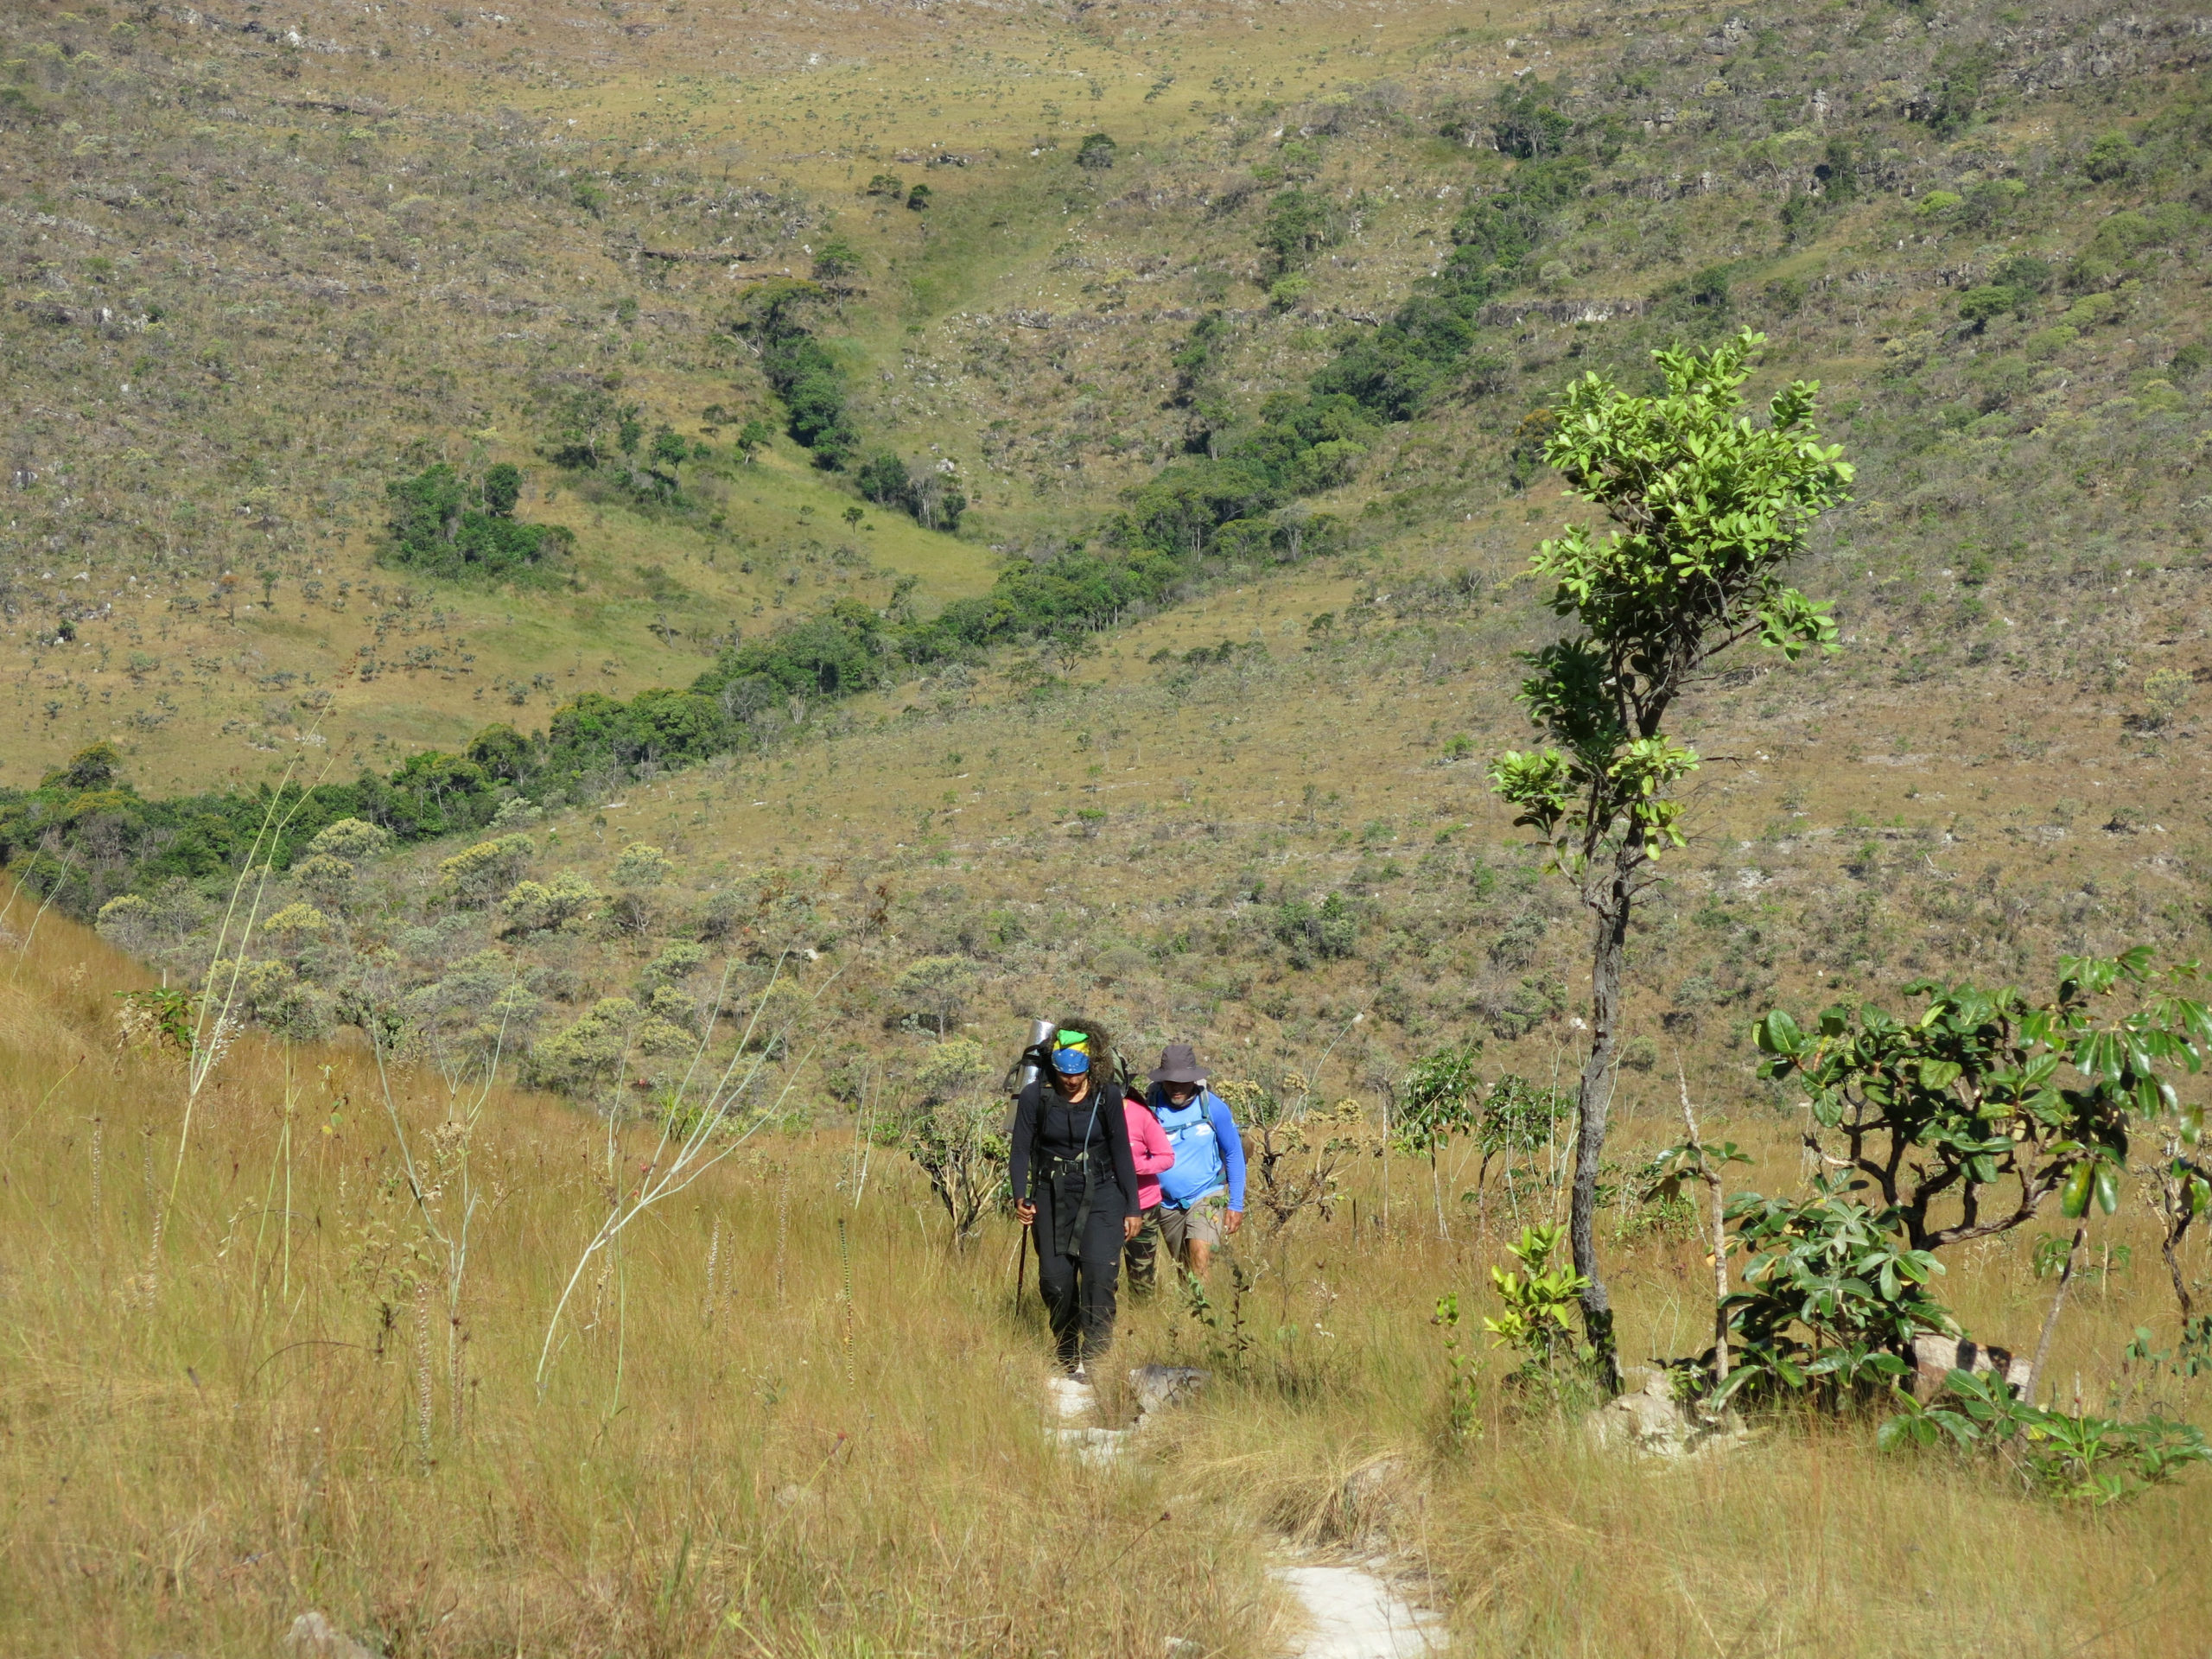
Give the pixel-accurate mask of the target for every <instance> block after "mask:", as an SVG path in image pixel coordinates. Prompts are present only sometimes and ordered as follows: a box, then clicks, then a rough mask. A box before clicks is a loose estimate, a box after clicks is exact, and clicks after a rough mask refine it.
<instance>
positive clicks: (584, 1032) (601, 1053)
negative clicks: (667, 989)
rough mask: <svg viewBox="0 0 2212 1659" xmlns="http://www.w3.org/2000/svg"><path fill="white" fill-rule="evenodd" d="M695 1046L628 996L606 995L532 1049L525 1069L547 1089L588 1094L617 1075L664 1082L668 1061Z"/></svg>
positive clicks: (685, 1055)
mask: <svg viewBox="0 0 2212 1659" xmlns="http://www.w3.org/2000/svg"><path fill="white" fill-rule="evenodd" d="M696 1046H697V1044H696V1039H695V1038H694V1037H693V1036H692V1035H691V1033H689V1032H687V1031H685V1030H684V1029H683V1027H680V1026H677V1025H675V1024H673V1023H671V1021H669V1020H664V1019H661V1018H659V1017H658V1016H657V1015H652V1014H646V1013H645V1010H644V1009H642V1008H640V1007H639V1006H638V1005H637V1004H636V1003H635V1002H632V1001H631V1000H630V999H629V998H628V997H626V996H610V997H605V998H602V999H601V1001H598V1002H596V1003H594V1005H593V1006H592V1007H591V1009H590V1011H589V1012H588V1013H587V1014H585V1015H584V1016H583V1017H582V1019H580V1020H577V1021H576V1022H575V1024H574V1025H572V1026H570V1027H568V1028H567V1029H566V1030H564V1031H561V1032H558V1033H555V1034H554V1035H553V1036H551V1037H549V1038H547V1039H545V1040H544V1041H543V1042H541V1043H539V1044H538V1045H537V1046H536V1047H535V1048H533V1049H531V1052H530V1065H529V1071H530V1074H531V1078H532V1080H533V1081H535V1082H537V1083H538V1084H541V1085H543V1087H545V1088H548V1089H557V1090H563V1092H565V1093H569V1094H588V1093H590V1092H593V1091H594V1090H598V1089H602V1088H604V1087H606V1086H607V1084H612V1083H613V1082H614V1081H615V1080H616V1079H617V1078H618V1077H626V1078H628V1079H630V1080H632V1081H635V1082H640V1083H647V1084H651V1083H654V1082H658V1081H664V1079H665V1076H666V1073H667V1072H668V1071H669V1069H670V1067H671V1063H672V1062H675V1061H677V1060H680V1059H683V1058H688V1057H689V1056H690V1054H691V1053H692V1052H694V1051H695V1049H696Z"/></svg>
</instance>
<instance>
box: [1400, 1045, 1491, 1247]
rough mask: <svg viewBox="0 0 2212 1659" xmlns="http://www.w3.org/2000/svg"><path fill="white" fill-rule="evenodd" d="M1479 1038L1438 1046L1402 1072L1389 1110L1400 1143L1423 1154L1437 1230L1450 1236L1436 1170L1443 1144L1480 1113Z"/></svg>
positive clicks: (1468, 1129) (1468, 1128)
mask: <svg viewBox="0 0 2212 1659" xmlns="http://www.w3.org/2000/svg"><path fill="white" fill-rule="evenodd" d="M1481 1052H1482V1045H1481V1044H1480V1043H1467V1044H1465V1045H1462V1046H1456V1047H1452V1048H1440V1049H1439V1050H1437V1051H1436V1052H1434V1053H1433V1054H1429V1055H1427V1056H1424V1057H1423V1058H1421V1059H1420V1060H1417V1061H1415V1062H1414V1067H1413V1069H1412V1070H1411V1071H1408V1072H1407V1073H1406V1077H1405V1082H1404V1084H1402V1086H1401V1087H1400V1089H1399V1090H1398V1100H1397V1104H1396V1105H1395V1107H1394V1108H1393V1109H1392V1110H1391V1114H1390V1131H1391V1138H1392V1139H1394V1140H1395V1141H1397V1143H1398V1145H1399V1146H1400V1147H1402V1149H1403V1150H1405V1151H1407V1152H1409V1153H1412V1154H1414V1155H1415V1156H1416V1157H1421V1158H1426V1159H1427V1160H1428V1179H1429V1186H1430V1188H1431V1190H1432V1192H1433V1194H1434V1196H1435V1199H1436V1236H1438V1237H1439V1238H1449V1237H1451V1236H1452V1232H1451V1229H1450V1228H1449V1227H1448V1226H1447V1225H1446V1224H1445V1220H1444V1183H1443V1177H1442V1175H1441V1173H1440V1164H1441V1161H1442V1159H1443V1156H1444V1152H1445V1148H1446V1147H1448V1146H1450V1145H1451V1143H1452V1141H1454V1140H1456V1139H1459V1138H1461V1137H1464V1136H1465V1135H1471V1134H1472V1133H1473V1132H1474V1129H1475V1126H1476V1123H1477V1122H1478V1119H1479V1117H1480V1116H1481V1109H1482V1091H1483V1080H1482V1077H1481V1076H1480V1074H1479V1073H1478V1072H1477V1071H1476V1070H1475V1061H1476V1059H1477V1057H1478V1056H1479V1055H1480V1054H1481Z"/></svg>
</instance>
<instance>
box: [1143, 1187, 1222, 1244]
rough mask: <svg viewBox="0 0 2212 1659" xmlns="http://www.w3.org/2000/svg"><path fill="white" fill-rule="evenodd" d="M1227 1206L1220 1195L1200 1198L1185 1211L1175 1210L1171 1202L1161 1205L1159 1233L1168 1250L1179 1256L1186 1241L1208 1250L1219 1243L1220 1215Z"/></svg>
mask: <svg viewBox="0 0 2212 1659" xmlns="http://www.w3.org/2000/svg"><path fill="white" fill-rule="evenodd" d="M1226 1208H1227V1205H1226V1204H1225V1202H1224V1200H1222V1199H1220V1198H1201V1199H1200V1200H1198V1203H1197V1204H1196V1205H1193V1206H1192V1208H1190V1209H1188V1210H1178V1209H1177V1208H1175V1206H1174V1205H1172V1204H1163V1205H1160V1236H1161V1237H1162V1238H1164V1239H1166V1241H1167V1253H1168V1254H1169V1255H1172V1256H1176V1257H1180V1256H1181V1255H1183V1254H1184V1247H1185V1245H1186V1244H1191V1243H1198V1244H1203V1245H1205V1247H1206V1248H1207V1249H1218V1248H1219V1247H1220V1244H1221V1215H1222V1211H1224V1209H1226Z"/></svg>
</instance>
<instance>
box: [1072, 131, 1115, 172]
mask: <svg viewBox="0 0 2212 1659" xmlns="http://www.w3.org/2000/svg"><path fill="white" fill-rule="evenodd" d="M1118 148H1119V146H1118V145H1116V143H1114V141H1113V140H1112V139H1111V138H1109V137H1107V136H1106V134H1104V133H1103V132H1094V133H1091V134H1090V135H1089V136H1088V137H1085V138H1084V141H1083V143H1082V144H1081V145H1080V146H1078V147H1077V150H1076V152H1075V164H1076V165H1077V167H1081V168H1090V170H1091V171H1093V172H1103V171H1104V170H1105V169H1106V168H1109V167H1111V166H1113V165H1114V156H1115V152H1116V149H1118Z"/></svg>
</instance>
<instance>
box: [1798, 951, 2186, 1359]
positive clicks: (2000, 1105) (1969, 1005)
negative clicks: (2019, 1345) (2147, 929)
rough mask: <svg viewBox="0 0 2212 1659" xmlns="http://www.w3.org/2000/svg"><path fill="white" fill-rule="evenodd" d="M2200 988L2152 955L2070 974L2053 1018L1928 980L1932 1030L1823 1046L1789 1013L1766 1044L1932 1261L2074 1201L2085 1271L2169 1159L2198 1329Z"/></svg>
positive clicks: (1846, 1015) (1914, 1025)
mask: <svg viewBox="0 0 2212 1659" xmlns="http://www.w3.org/2000/svg"><path fill="white" fill-rule="evenodd" d="M2200 983H2201V976H2200V973H2199V970H2198V969H2196V966H2195V964H2193V963H2183V964H2179V965H2177V966H2175V967H2172V968H2169V969H2165V970H2164V971H2163V972H2162V971H2159V970H2158V969H2155V968H2154V967H2153V965H2152V953H2151V951H2150V950H2149V949H2148V947H2145V946H2138V947H2137V948H2136V949H2134V950H2129V951H2127V952H2126V953H2125V954H2123V955H2121V956H2119V957H2061V958H2060V959H2059V982H2058V987H2057V992H2056V995H2054V996H2053V997H2052V998H2051V999H2050V1001H2044V1002H2033V1001H2030V1000H2029V999H2028V998H2027V997H2025V996H2024V995H2022V994H2021V993H2020V992H2018V991H2017V990H2013V989H2011V988H2006V989H2004V990H2000V991H1994V992H1990V991H1983V990H1980V989H1979V988H1976V987H1974V986H1973V985H1970V984H1962V985H1956V986H1944V985H1940V984H1938V983H1937V982H1935V981H1933V980H1922V981H1918V982H1915V983H1914V984H1911V985H1909V986H1907V987H1906V991H1907V993H1908V994H1909V995H1921V996H1925V997H1927V998H1928V1007H1926V1009H1925V1010H1924V1011H1923V1013H1922V1014H1920V1015H1919V1016H1918V1017H1917V1018H1916V1019H1910V1020H1906V1019H1898V1018H1897V1017H1895V1016H1892V1015H1891V1014H1885V1013H1884V1012H1882V1011H1881V1010H1879V1009H1878V1008H1873V1007H1867V1006H1866V1005H1863V1004H1862V1005H1859V1006H1858V1007H1832V1008H1829V1009H1827V1011H1825V1012H1824V1013H1823V1014H1821V1016H1820V1019H1819V1021H1818V1023H1817V1026H1816V1027H1815V1030H1813V1031H1807V1030H1805V1029H1803V1028H1802V1027H1800V1026H1799V1024H1798V1022H1797V1021H1796V1020H1794V1019H1793V1018H1791V1016H1790V1015H1789V1014H1784V1013H1783V1012H1781V1011H1779V1010H1777V1011H1776V1012H1774V1013H1771V1014H1768V1015H1767V1016H1766V1018H1765V1019H1764V1020H1761V1021H1760V1022H1759V1025H1758V1043H1759V1047H1760V1049H1761V1050H1762V1051H1763V1052H1765V1053H1766V1054H1767V1055H1768V1056H1769V1057H1770V1058H1768V1060H1767V1062H1766V1065H1765V1068H1764V1070H1765V1073H1766V1075H1767V1076H1770V1077H1776V1078H1785V1077H1794V1078H1796V1080H1797V1081H1798V1082H1800V1083H1801V1084H1802V1085H1803V1087H1804V1089H1805V1090H1806V1093H1807V1095H1808V1096H1809V1100H1810V1104H1811V1108H1812V1112H1813V1117H1814V1121H1815V1124H1816V1125H1817V1126H1818V1128H1819V1129H1820V1130H1821V1132H1822V1133H1823V1135H1824V1136H1825V1137H1827V1140H1828V1141H1829V1143H1830V1144H1829V1146H1828V1147H1827V1154H1826V1155H1827V1161H1828V1162H1829V1164H1830V1166H1832V1167H1839V1168H1844V1169H1849V1170H1851V1171H1853V1173H1855V1174H1856V1175H1857V1176H1858V1177H1859V1179H1861V1180H1862V1181H1864V1182H1866V1183H1867V1184H1869V1185H1872V1188H1873V1189H1874V1191H1875V1192H1878V1194H1879V1195H1880V1197H1881V1199H1882V1202H1883V1204H1884V1205H1885V1207H1886V1209H1887V1211H1888V1212H1889V1213H1890V1215H1891V1217H1893V1220H1892V1222H1891V1226H1892V1227H1893V1228H1894V1230H1896V1231H1897V1233H1898V1234H1899V1235H1900V1236H1901V1237H1902V1238H1903V1240H1904V1243H1905V1244H1906V1245H1907V1246H1909V1247H1910V1249H1915V1250H1922V1251H1935V1250H1939V1249H1944V1248H1946V1247H1947V1246H1949V1245H1954V1244H1961V1243H1969V1242H1971V1241H1973V1240H1974V1239H1978V1238H1987V1237H1990V1236H1993V1235H1995V1234H1999V1233H2004V1232H2009V1231H2011V1230H2012V1229H2013V1228H2016V1227H2020V1226H2024V1225H2025V1224H2027V1223H2029V1222H2031V1221H2032V1220H2034V1219H2035V1217H2036V1216H2037V1214H2038V1213H2039V1212H2040V1211H2041V1210H2042V1209H2043V1206H2044V1205H2045V1204H2046V1203H2048V1202H2049V1201H2050V1198H2051V1197H2052V1196H2053V1195H2054V1194H2056V1196H2057V1198H2058V1205H2059V1210H2060V1212H2061V1213H2062V1214H2063V1215H2064V1216H2065V1217H2067V1218H2068V1219H2069V1220H2072V1221H2074V1222H2075V1224H2076V1226H2075V1234H2074V1243H2073V1245H2072V1247H2071V1248H2070V1249H2069V1251H2068V1253H2067V1254H2068V1257H2069V1259H2070V1257H2071V1255H2072V1254H2073V1252H2074V1251H2075V1250H2078V1249H2080V1248H2081V1244H2082V1237H2083V1225H2084V1224H2085V1223H2086V1218H2087V1217H2088V1211H2089V1209H2090V1206H2091V1205H2095V1206H2096V1207H2097V1208H2098V1209H2100V1210H2101V1211H2104V1212H2105V1213H2106V1214H2107V1215H2109V1214H2111V1213H2112V1212H2113V1211H2114V1210H2115V1209H2116V1208H2118V1206H2119V1203H2120V1177H2121V1175H2122V1173H2124V1172H2125V1171H2126V1167H2127V1164H2128V1160H2129V1155H2130V1148H2131V1147H2142V1146H2145V1145H2150V1146H2155V1147H2157V1149H2158V1150H2157V1151H2156V1152H2155V1154H2152V1157H2151V1158H2150V1159H2149V1160H2147V1162H2148V1165H2149V1169H2148V1172H2147V1173H2148V1174H2149V1176H2150V1181H2149V1185H2150V1188H2151V1191H2150V1192H2148V1193H2147V1194H2146V1197H2147V1198H2148V1201H2149V1203H2150V1205H2151V1208H2152V1211H2153V1212H2154V1213H2155V1214H2156V1215H2157V1216H2158V1218H2159V1220H2160V1223H2161V1224H2162V1227H2163V1230H2164V1237H2163V1239H2162V1240H2161V1245H2162V1248H2163V1249H2164V1255H2165V1260H2166V1266H2167V1268H2168V1271H2169V1272H2170V1273H2171V1275H2172V1278H2173V1285H2174V1295H2175V1300H2177V1302H2178V1304H2179V1305H2180V1309H2181V1313H2182V1316H2183V1318H2184V1319H2186V1318H2188V1317H2189V1316H2190V1314H2191V1313H2193V1312H2194V1307H2195V1305H2194V1301H2193V1299H2192V1298H2191V1296H2190V1287H2189V1284H2188V1280H2187V1276H2186V1275H2185V1274H2183V1272H2182V1271H2181V1268H2180V1263H2179V1260H2178V1254H2177V1253H2178V1250H2179V1247H2180V1243H2181V1241H2182V1239H2183V1237H2184V1236H2186V1235H2187V1232H2188V1230H2189V1228H2190V1224H2191V1223H2192V1222H2194V1221H2195V1220H2196V1217H2198V1216H2200V1215H2202V1214H2204V1213H2206V1211H2208V1210H2209V1209H2212V1168H2208V1166H2207V1165H2206V1162H2205V1160H2203V1159H2202V1154H2200V1153H2199V1152H2198V1150H2197V1148H2198V1147H2199V1146H2200V1145H2201V1143H2202V1139H2203V1132H2204V1109H2203V1107H2202V1103H2197V1102H2188V1103H2184V1102H2183V1099H2182V1097H2181V1095H2180V1093H2179V1091H2178V1090H2177V1088H2176V1086H2175V1084H2176V1079H2177V1077H2189V1076H2191V1075H2194V1074H2196V1072H2198V1071H2200V1070H2201V1069H2202V1065H2203V1064H2204V1059H2205V1057H2206V1055H2207V1054H2208V1053H2212V1011H2208V1010H2207V1008H2206V1006H2205V1004H2204V1003H2203V1002H2202V1001H2200V1000H2199V999H2198V996H2197V995H2191V993H2195V992H2196V990H2197V987H2198V986H2199V984H2200ZM2062 1287H2063V1281H2062ZM2058 1306H2059V1305H2058V1304H2057V1303H2056V1301H2055V1302H2054V1304H2053V1307H2052V1311H2051V1314H2050V1319H2052V1320H2055V1319H2056V1317H2057V1309H2058ZM2049 1340H2050V1325H2049V1324H2046V1326H2045V1332H2044V1339H2043V1341H2042V1343H2040V1344H2038V1354H2037V1362H2036V1368H2037V1370H2040V1369H2041V1364H2042V1351H2043V1350H2044V1349H2045V1348H2047V1347H2048V1344H2049Z"/></svg>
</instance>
